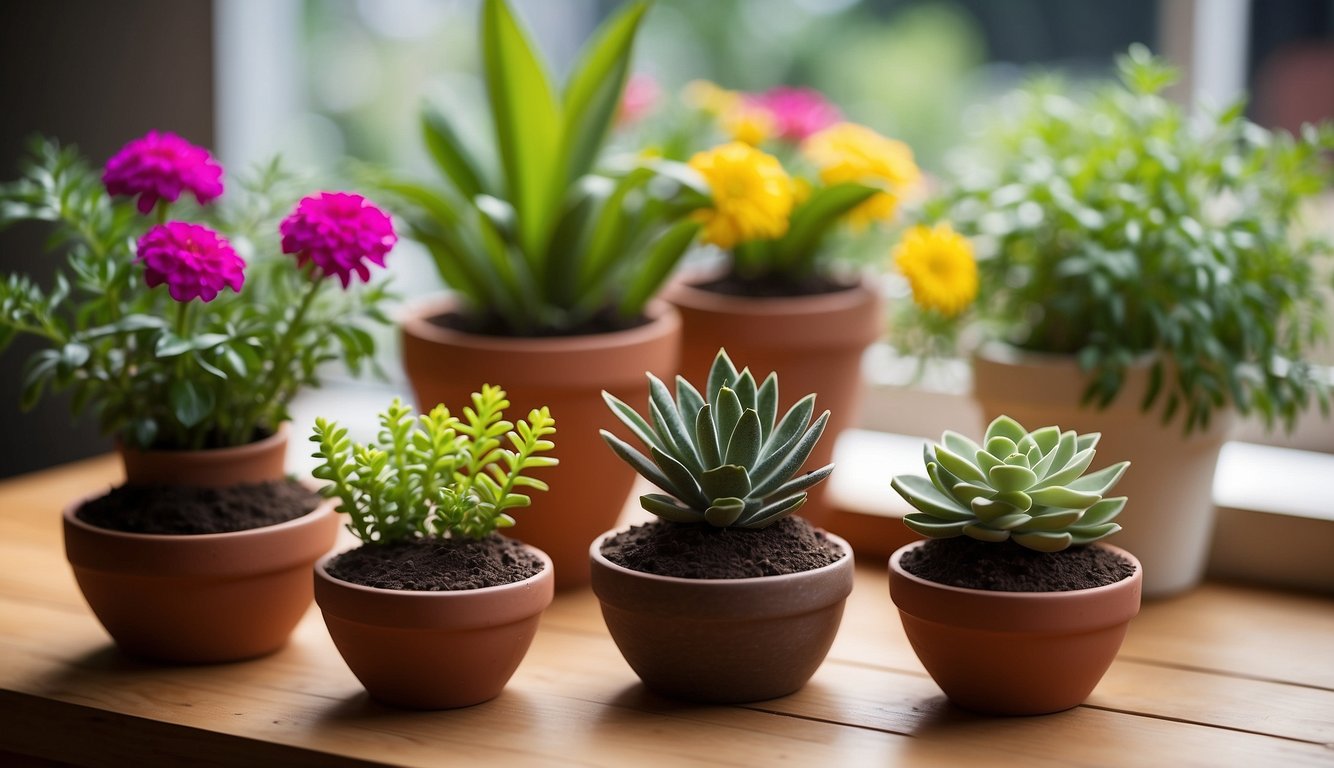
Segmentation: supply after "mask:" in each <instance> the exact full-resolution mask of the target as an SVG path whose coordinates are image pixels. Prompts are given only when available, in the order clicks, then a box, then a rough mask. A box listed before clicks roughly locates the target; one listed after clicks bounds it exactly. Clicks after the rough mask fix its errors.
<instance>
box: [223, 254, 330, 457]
mask: <svg viewBox="0 0 1334 768" xmlns="http://www.w3.org/2000/svg"><path fill="white" fill-rule="evenodd" d="M306 276H307V278H308V279H309V280H310V289H309V290H307V291H306V295H305V296H303V297H302V299H301V304H299V305H298V306H297V308H296V314H294V315H293V316H292V320H291V322H289V323H288V324H287V328H286V329H284V330H283V335H282V337H281V338H279V339H278V344H277V348H276V349H275V350H274V358H273V366H272V367H271V368H269V370H268V372H267V375H265V376H264V378H263V379H262V380H261V381H260V382H259V386H258V387H257V388H256V389H255V394H256V396H257V397H259V398H261V400H260V402H259V404H258V405H257V406H256V407H255V408H254V409H253V410H252V411H251V412H250V414H248V416H247V417H246V418H243V419H240V420H239V421H238V422H237V432H236V433H234V434H233V436H232V437H233V438H234V441H235V442H236V443H237V444H238V445H239V444H240V443H242V442H244V441H245V440H246V439H248V438H249V437H250V436H251V435H252V434H254V432H255V428H256V427H258V426H259V424H260V422H262V421H263V420H264V419H265V417H267V416H269V415H270V414H268V413H265V410H266V407H267V406H268V405H269V404H270V403H273V402H281V401H282V399H281V396H280V397H278V398H272V397H267V396H266V393H278V388H279V386H280V385H281V383H282V381H281V377H282V375H283V372H284V371H286V370H287V366H288V365H290V364H291V360H292V355H293V353H294V352H295V350H294V349H293V345H294V344H295V342H296V338H297V336H298V335H299V333H300V331H301V327H302V321H303V320H304V319H305V317H306V313H307V312H308V311H309V310H310V307H311V305H312V304H314V302H315V296H316V295H317V294H318V293H319V292H320V288H321V287H322V286H323V285H324V281H323V280H322V279H321V278H320V276H318V275H316V274H315V273H314V271H313V270H312V269H311V268H307V269H306ZM278 394H279V395H281V393H278Z"/></svg>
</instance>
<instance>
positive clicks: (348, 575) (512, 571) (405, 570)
mask: <svg viewBox="0 0 1334 768" xmlns="http://www.w3.org/2000/svg"><path fill="white" fill-rule="evenodd" d="M542 568H543V563H542V560H541V559H540V558H538V557H537V556H536V555H534V554H533V553H532V552H530V551H528V550H527V549H524V546H523V544H521V543H519V542H517V541H515V540H514V539H508V538H505V537H504V536H501V535H499V534H495V533H493V534H491V535H490V536H487V537H486V538H484V539H436V538H430V539H413V540H410V541H396V542H393V543H392V544H384V545H380V544H367V545H362V546H360V547H357V548H356V549H354V550H351V551H350V552H344V553H343V554H341V555H339V556H338V557H335V558H334V559H332V560H330V561H329V564H328V566H326V570H327V571H328V572H329V575H331V576H333V577H335V578H338V579H342V580H343V581H350V582H352V583H353V584H360V585H362V586H365V587H377V588H379V589H406V590H415V591H418V592H446V591H451V590H460V589H481V588H482V587H498V586H500V585H502V584H511V583H513V582H516V581H523V580H524V579H526V578H528V577H530V576H534V575H536V574H537V573H538V572H540V571H541V570H542Z"/></svg>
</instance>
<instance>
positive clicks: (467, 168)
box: [421, 107, 490, 199]
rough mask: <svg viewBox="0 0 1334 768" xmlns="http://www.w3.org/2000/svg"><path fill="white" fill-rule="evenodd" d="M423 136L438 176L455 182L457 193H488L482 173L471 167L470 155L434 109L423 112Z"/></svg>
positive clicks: (470, 194)
mask: <svg viewBox="0 0 1334 768" xmlns="http://www.w3.org/2000/svg"><path fill="white" fill-rule="evenodd" d="M421 125H422V137H423V138H424V139H425V141H426V149H427V151H428V152H430V153H431V158H432V159H433V160H435V164H436V166H437V167H439V168H440V171H441V173H443V174H444V175H445V177H446V178H448V179H449V180H450V181H452V182H453V183H454V187H455V188H456V189H457V190H458V191H459V194H460V195H462V196H463V197H466V198H469V199H471V198H474V197H476V196H477V195H481V194H487V193H489V192H490V190H488V189H487V188H486V185H485V183H484V182H483V180H482V178H483V177H482V174H481V173H480V172H479V171H478V169H477V167H476V166H475V165H473V162H472V159H471V157H470V156H471V154H472V153H471V152H469V151H468V149H467V148H466V147H464V146H463V142H462V141H460V139H459V137H458V134H457V133H455V131H454V127H453V126H452V125H450V123H449V120H448V119H446V118H445V116H444V115H443V114H441V113H440V112H438V111H436V110H435V109H431V108H429V107H428V108H426V109H423V110H422V116H421Z"/></svg>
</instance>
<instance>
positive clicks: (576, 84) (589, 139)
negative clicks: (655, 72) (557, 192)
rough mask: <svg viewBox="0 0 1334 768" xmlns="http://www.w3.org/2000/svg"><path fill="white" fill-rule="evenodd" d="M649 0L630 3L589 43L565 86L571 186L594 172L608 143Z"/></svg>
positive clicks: (567, 179) (565, 145)
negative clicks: (604, 143)
mask: <svg viewBox="0 0 1334 768" xmlns="http://www.w3.org/2000/svg"><path fill="white" fill-rule="evenodd" d="M646 10H648V4H647V3H645V2H635V3H629V4H627V5H625V6H623V7H622V8H621V9H620V10H619V11H617V12H616V13H615V14H613V15H612V16H611V18H609V19H607V21H605V22H603V24H602V26H600V27H598V29H597V31H596V32H594V33H593V37H592V39H591V40H589V42H588V43H587V44H586V45H585V46H584V48H583V51H582V52H581V54H580V57H579V60H578V62H576V63H575V65H574V69H573V71H572V72H571V73H570V79H569V81H568V82H567V83H566V86H565V94H564V109H563V111H564V117H565V120H564V125H563V130H562V147H561V154H562V160H563V171H564V179H563V182H564V183H565V184H569V183H571V182H573V181H574V180H575V179H577V178H579V177H580V176H583V175H584V174H586V173H588V172H589V171H591V170H592V168H593V163H594V162H596V161H597V155H598V150H599V149H601V147H602V143H603V142H604V141H606V138H607V133H608V132H609V131H610V129H611V124H612V121H613V120H614V119H615V117H616V110H617V108H618V107H619V106H620V101H621V93H622V92H623V91H624V90H625V82H626V80H627V79H628V78H629V74H630V55H631V53H632V49H633V47H634V41H635V33H636V32H637V31H638V29H639V22H640V20H641V19H643V17H644V12H645V11H646Z"/></svg>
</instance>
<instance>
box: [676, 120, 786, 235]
mask: <svg viewBox="0 0 1334 768" xmlns="http://www.w3.org/2000/svg"><path fill="white" fill-rule="evenodd" d="M689 164H690V167H691V168H693V169H695V171H696V172H697V173H699V174H700V175H701V176H703V177H704V180H705V181H706V182H708V184H709V189H710V190H712V191H713V207H712V208H709V209H705V210H702V211H697V212H696V213H695V217H696V219H698V220H699V221H701V222H703V224H704V229H703V231H702V233H701V235H700V239H701V240H703V241H704V242H706V243H712V244H713V245H716V246H718V247H719V248H722V249H724V250H727V249H731V248H735V247H736V246H737V245H738V244H739V243H744V242H747V241H750V240H773V239H775V238H779V237H782V236H783V235H784V234H786V233H787V225H788V217H789V216H791V215H792V206H793V204H794V201H793V185H792V179H791V177H789V176H788V175H787V171H785V170H783V165H782V163H780V162H778V158H776V157H774V156H773V155H770V154H766V153H764V152H761V151H760V150H758V149H756V148H754V147H752V146H750V145H749V144H744V143H742V142H739V141H734V142H731V143H729V144H724V145H722V146H720V147H714V148H713V149H710V150H707V151H705V152H700V153H698V154H696V155H695V156H694V157H692V158H690V163H689Z"/></svg>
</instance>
